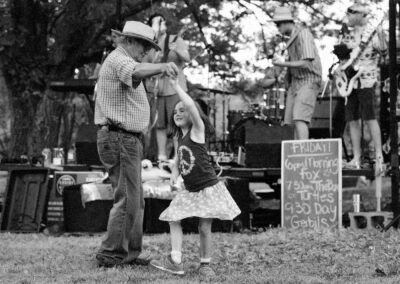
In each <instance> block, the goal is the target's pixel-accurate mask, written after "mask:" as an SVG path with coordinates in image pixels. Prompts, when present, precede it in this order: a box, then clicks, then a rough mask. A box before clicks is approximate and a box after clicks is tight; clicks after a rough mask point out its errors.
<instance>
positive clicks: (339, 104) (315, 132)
mask: <svg viewBox="0 0 400 284" xmlns="http://www.w3.org/2000/svg"><path fill="white" fill-rule="evenodd" d="M344 108H345V106H344V98H342V97H332V106H331V101H330V99H329V97H324V98H318V100H317V103H316V105H315V109H314V114H313V117H312V119H311V123H310V138H314V139H319V138H330V129H329V127H330V125H329V119H330V116H332V138H340V137H341V136H342V133H343V131H344V127H345V125H346V121H345V117H344Z"/></svg>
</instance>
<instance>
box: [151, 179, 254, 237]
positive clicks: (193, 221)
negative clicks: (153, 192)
mask: <svg viewBox="0 0 400 284" xmlns="http://www.w3.org/2000/svg"><path fill="white" fill-rule="evenodd" d="M225 184H226V187H227V189H228V191H229V193H230V194H231V196H232V198H233V199H234V200H235V202H236V204H237V205H238V206H239V208H240V211H241V213H240V215H239V216H237V217H236V218H235V219H234V220H233V222H232V221H228V220H219V219H214V220H213V224H212V228H211V229H212V231H213V232H231V231H241V230H242V229H243V228H244V227H247V228H248V227H249V220H250V217H249V212H250V190H249V181H248V180H247V179H243V178H233V177H228V178H226V180H225ZM145 202H146V204H145V210H144V220H143V231H144V232H146V233H151V234H159V233H168V232H169V225H168V222H164V221H160V220H159V219H158V218H159V217H160V214H161V213H162V212H163V211H164V210H165V209H166V208H167V207H168V206H169V204H170V203H171V200H163V199H155V198H146V199H145ZM181 224H182V230H183V232H184V233H197V232H198V224H199V219H198V218H196V217H193V218H187V219H184V220H182V222H181Z"/></svg>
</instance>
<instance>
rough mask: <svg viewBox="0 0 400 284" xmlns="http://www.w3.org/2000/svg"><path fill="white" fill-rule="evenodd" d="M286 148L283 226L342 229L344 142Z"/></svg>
mask: <svg viewBox="0 0 400 284" xmlns="http://www.w3.org/2000/svg"><path fill="white" fill-rule="evenodd" d="M282 144H283V145H282V183H281V184H282V208H281V209H282V226H284V227H290V228H314V229H319V228H332V227H338V226H341V141H340V140H339V139H320V140H301V141H284V142H283V143H282Z"/></svg>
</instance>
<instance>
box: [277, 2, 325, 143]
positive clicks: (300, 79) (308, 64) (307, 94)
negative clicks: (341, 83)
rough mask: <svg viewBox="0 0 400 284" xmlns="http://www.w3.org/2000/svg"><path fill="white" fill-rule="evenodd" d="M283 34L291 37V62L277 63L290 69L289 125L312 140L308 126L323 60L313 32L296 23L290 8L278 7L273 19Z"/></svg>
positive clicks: (289, 44) (288, 46) (288, 73)
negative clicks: (292, 125)
mask: <svg viewBox="0 0 400 284" xmlns="http://www.w3.org/2000/svg"><path fill="white" fill-rule="evenodd" d="M272 20H273V21H274V22H275V24H276V25H277V27H278V30H279V32H280V33H281V34H282V35H284V36H289V37H290V39H289V40H288V42H287V50H288V55H289V60H288V61H274V62H273V64H274V65H275V66H279V67H287V68H288V72H287V80H288V84H289V90H288V94H287V98H286V107H285V118H284V123H285V124H294V126H295V137H296V139H308V138H309V130H308V126H309V123H310V121H311V118H312V115H313V113H314V108H315V103H316V101H317V95H318V93H319V90H320V86H321V73H322V67H321V60H320V58H319V55H318V50H317V47H316V46H315V43H314V38H313V36H312V34H311V32H310V31H309V30H308V29H307V28H305V27H304V26H301V25H296V24H295V23H294V18H293V16H292V13H291V10H290V9H289V8H288V7H277V8H276V10H275V14H274V17H273V19H272Z"/></svg>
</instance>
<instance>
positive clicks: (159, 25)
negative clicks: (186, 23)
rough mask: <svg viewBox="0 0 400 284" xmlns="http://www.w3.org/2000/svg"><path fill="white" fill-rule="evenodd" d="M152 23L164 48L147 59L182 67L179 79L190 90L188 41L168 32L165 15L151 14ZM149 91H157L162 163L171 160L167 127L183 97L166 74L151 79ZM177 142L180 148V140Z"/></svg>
mask: <svg viewBox="0 0 400 284" xmlns="http://www.w3.org/2000/svg"><path fill="white" fill-rule="evenodd" d="M149 25H150V26H151V27H152V28H153V30H154V31H155V33H156V40H157V42H158V44H159V45H160V47H161V50H160V51H156V50H153V51H151V52H149V54H148V56H146V58H145V59H144V61H145V62H152V63H160V62H174V63H175V64H176V66H178V68H179V73H178V77H177V78H178V82H179V84H180V86H181V87H182V88H183V90H185V91H187V85H186V78H185V75H184V74H183V67H184V64H185V63H186V62H189V60H190V55H189V47H188V45H187V43H186V42H185V41H184V40H183V39H182V38H181V37H180V35H179V33H178V34H177V35H172V34H169V33H168V32H167V23H166V20H165V18H164V16H163V15H161V14H153V15H151V16H150V18H149ZM146 90H147V92H148V93H149V94H154V95H153V96H155V99H156V101H157V115H156V119H157V121H156V122H155V127H156V129H157V130H156V136H157V148H158V162H159V163H160V162H161V163H162V162H166V161H167V160H168V159H169V154H168V150H167V142H168V139H167V138H168V137H167V129H168V126H169V124H170V123H171V121H170V117H171V114H172V112H173V108H174V105H175V104H176V103H177V101H178V100H179V97H178V95H177V94H176V91H175V90H174V88H173V87H172V86H171V83H170V82H169V80H168V78H167V77H165V76H163V75H161V76H155V77H153V78H149V79H147V80H146ZM149 96H151V95H149ZM174 144H175V145H174V146H175V147H176V141H175V143H174Z"/></svg>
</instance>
